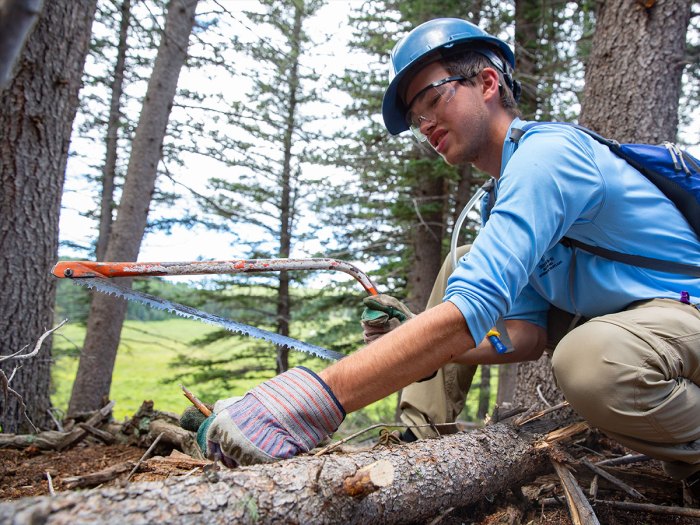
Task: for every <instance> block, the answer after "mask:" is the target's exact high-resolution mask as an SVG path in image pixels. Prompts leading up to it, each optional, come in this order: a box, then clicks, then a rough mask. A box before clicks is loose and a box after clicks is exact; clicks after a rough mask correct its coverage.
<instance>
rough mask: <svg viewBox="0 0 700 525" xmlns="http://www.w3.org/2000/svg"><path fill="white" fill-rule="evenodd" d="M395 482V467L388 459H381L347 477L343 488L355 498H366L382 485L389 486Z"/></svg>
mask: <svg viewBox="0 0 700 525" xmlns="http://www.w3.org/2000/svg"><path fill="white" fill-rule="evenodd" d="M393 482H394V467H393V466H392V464H391V463H389V462H388V461H387V460H379V461H375V462H374V463H371V464H369V465H367V466H366V467H362V468H361V469H358V470H357V472H355V473H354V474H353V475H352V476H348V477H347V478H345V480H344V481H343V490H344V491H345V493H346V494H347V495H348V496H352V497H353V498H364V497H365V496H367V495H368V494H371V493H372V492H374V491H376V490H379V489H380V488H382V487H388V486H389V485H391V484H392V483H393Z"/></svg>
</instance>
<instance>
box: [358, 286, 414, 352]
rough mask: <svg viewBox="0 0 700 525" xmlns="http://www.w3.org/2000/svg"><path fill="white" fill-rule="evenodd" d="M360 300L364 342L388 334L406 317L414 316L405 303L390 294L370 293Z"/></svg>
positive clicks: (369, 341) (366, 342)
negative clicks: (362, 306)
mask: <svg viewBox="0 0 700 525" xmlns="http://www.w3.org/2000/svg"><path fill="white" fill-rule="evenodd" d="M362 302H363V303H364V305H365V309H364V310H363V311H362V317H361V318H360V324H361V325H362V338H363V339H364V341H365V344H369V343H371V342H372V341H374V340H375V339H379V338H380V337H381V336H383V335H384V334H388V333H389V332H391V331H392V330H393V329H394V328H396V327H397V326H399V325H400V324H401V323H403V322H404V321H405V320H406V319H411V318H412V317H415V315H413V312H411V310H409V309H408V307H407V306H406V305H405V304H403V303H402V302H401V301H399V300H398V299H396V298H394V297H392V296H391V295H386V294H379V295H370V296H369V297H365V298H364V299H363V300H362Z"/></svg>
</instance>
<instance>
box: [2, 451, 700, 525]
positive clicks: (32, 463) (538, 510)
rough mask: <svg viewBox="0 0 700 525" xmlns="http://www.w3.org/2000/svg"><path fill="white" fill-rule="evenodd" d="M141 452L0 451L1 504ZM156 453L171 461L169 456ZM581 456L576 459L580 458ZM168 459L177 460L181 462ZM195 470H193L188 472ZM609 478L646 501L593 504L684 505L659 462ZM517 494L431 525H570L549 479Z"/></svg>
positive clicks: (183, 465)
mask: <svg viewBox="0 0 700 525" xmlns="http://www.w3.org/2000/svg"><path fill="white" fill-rule="evenodd" d="M598 445H599V444H598ZM599 448H600V447H599ZM144 452H145V449H143V448H140V447H136V446H126V445H103V444H99V443H96V442H90V441H86V442H83V443H80V444H79V445H77V446H76V447H74V448H72V449H70V450H67V451H65V452H62V453H59V452H55V451H39V450H37V449H32V448H28V449H25V450H11V449H4V450H0V499H17V498H23V497H27V496H39V495H48V494H49V493H50V488H49V487H50V485H49V477H50V478H51V485H52V487H53V490H55V491H56V492H58V491H62V490H66V489H67V488H68V487H69V484H68V481H69V480H70V478H71V477H75V476H83V475H86V474H90V473H94V472H97V471H101V470H103V469H105V468H108V467H112V466H115V465H124V467H123V472H122V473H121V474H120V475H119V476H118V477H117V479H116V480H113V481H109V482H107V483H105V484H103V485H102V486H109V485H114V484H116V483H121V482H123V480H124V479H125V478H126V476H127V475H128V473H129V472H130V471H131V470H132V466H133V465H136V463H137V462H138V461H139V459H140V458H141V457H142V456H143V454H144ZM156 452H158V453H161V454H164V455H167V454H169V451H167V450H160V451H156ZM591 452H592V454H590V456H591V457H592V458H597V459H600V454H601V453H600V452H599V451H591ZM608 452H609V451H608ZM578 456H579V457H581V454H578ZM172 458H175V459H178V458H179V461H175V460H172ZM202 464H203V462H201V461H199V462H197V461H196V460H191V459H190V458H189V457H184V456H182V455H181V454H179V453H178V452H175V456H171V457H170V458H160V457H154V458H151V459H149V460H148V461H144V462H143V463H141V465H140V467H139V469H138V471H137V472H136V473H135V474H134V475H133V476H132V477H131V481H132V482H137V481H141V480H158V479H164V478H166V477H171V476H177V475H185V474H187V473H190V474H191V473H196V471H197V470H198V467H197V465H202ZM193 465H194V468H192V466H193ZM608 470H611V469H608ZM612 471H613V472H614V475H615V476H616V477H617V478H619V479H620V480H621V481H623V482H624V483H627V484H628V485H629V486H631V487H633V488H634V489H635V490H637V491H639V492H640V493H641V494H642V495H643V497H644V499H634V498H630V497H629V496H628V495H627V494H625V493H624V492H623V491H622V490H621V489H620V488H618V487H617V486H616V485H614V484H612V483H610V482H608V481H606V480H605V479H599V480H597V486H598V489H597V490H598V492H597V498H598V499H602V500H618V501H619V500H622V501H625V500H627V501H639V502H643V503H651V504H654V505H659V506H668V507H681V506H683V505H684V503H683V497H682V488H681V484H680V483H678V482H674V481H672V480H669V479H668V478H667V477H666V476H665V475H664V474H663V472H662V471H661V469H660V465H659V464H658V462H654V461H644V462H640V463H634V464H631V465H623V466H618V467H614V469H613V470H612ZM575 475H576V479H577V481H578V482H579V484H580V486H581V487H582V489H583V490H584V492H588V490H589V487H590V485H591V483H593V478H594V476H593V474H592V472H590V471H588V469H585V468H583V467H579V468H577V471H576V472H575ZM515 492H516V493H517V494H516V493H513V492H509V493H508V494H505V495H501V496H499V497H497V498H495V499H494V500H493V501H483V502H481V503H480V504H479V505H475V506H471V507H468V508H463V509H450V510H448V511H446V512H445V513H444V514H443V515H441V516H436V517H435V518H434V519H433V520H432V521H431V522H430V523H431V524H438V523H440V524H447V525H452V524H454V525H456V524H472V525H495V524H511V525H515V524H528V525H555V524H556V525H567V524H570V523H572V520H571V518H570V516H569V511H568V510H567V507H566V504H565V497H564V495H563V493H562V490H561V484H560V482H559V480H558V478H557V476H556V475H555V474H554V473H552V474H548V475H545V476H541V477H539V478H537V479H536V480H534V481H533V482H532V483H531V484H529V485H527V486H525V487H522V488H521V490H520V491H515ZM594 510H595V513H596V516H597V517H598V519H599V520H600V523H602V524H604V525H644V524H676V525H690V524H700V518H690V517H683V516H678V515H674V514H673V513H671V514H668V515H658V514H650V513H647V512H642V511H631V510H621V509H616V508H612V507H609V506H606V505H602V504H596V505H595V509H594Z"/></svg>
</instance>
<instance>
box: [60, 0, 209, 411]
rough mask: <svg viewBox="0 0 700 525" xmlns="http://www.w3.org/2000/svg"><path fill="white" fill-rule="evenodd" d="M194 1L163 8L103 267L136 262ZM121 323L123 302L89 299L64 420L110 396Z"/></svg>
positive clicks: (99, 297)
mask: <svg viewBox="0 0 700 525" xmlns="http://www.w3.org/2000/svg"><path fill="white" fill-rule="evenodd" d="M197 1H198V0H172V1H171V2H170V4H169V5H168V12H167V15H166V20H165V29H164V32H163V37H162V40H161V43H160V46H159V48H158V54H157V56H156V60H155V64H154V66H153V74H152V75H151V78H150V80H149V82H148V88H147V91H146V97H145V99H144V103H143V108H142V110H141V115H140V117H139V123H138V126H137V128H136V132H135V135H134V140H133V145H132V148H131V156H130V158H129V166H128V168H127V175H126V181H125V184H124V190H123V192H122V198H121V202H120V204H119V212H118V215H117V219H116V221H115V222H114V225H113V227H112V232H111V234H110V237H109V242H108V246H107V253H106V256H105V258H106V260H108V261H135V260H136V258H137V257H138V253H139V250H140V248H141V241H142V239H143V235H144V232H145V230H146V223H147V219H148V209H149V206H150V203H151V197H152V195H153V191H154V189H155V182H156V176H157V168H158V162H159V160H160V157H161V148H162V145H163V139H164V137H165V131H166V127H167V124H168V118H169V116H170V110H171V108H172V104H173V99H174V97H175V91H176V89H177V81H178V77H179V75H180V70H181V69H182V66H183V65H184V63H185V59H186V58H187V44H188V40H189V36H190V33H191V32H192V27H193V25H194V14H195V10H196V8H197ZM128 282H129V284H130V281H128ZM125 317H126V301H124V300H123V299H118V298H115V297H112V296H108V295H102V294H100V295H95V297H94V298H93V301H92V303H91V305H90V313H89V317H88V326H87V332H86V336H85V343H84V346H83V350H82V352H81V355H80V363H79V365H78V373H77V376H76V378H75V383H74V384H73V391H72V393H71V399H70V404H69V407H68V412H69V414H74V413H77V412H87V411H90V410H95V409H96V408H99V407H100V406H101V405H102V404H103V399H105V398H106V397H108V396H109V389H110V385H111V383H112V372H113V370H114V361H115V359H116V355H117V347H118V346H119V335H120V332H121V327H122V324H123V323H124V318H125Z"/></svg>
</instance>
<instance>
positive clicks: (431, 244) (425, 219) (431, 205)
mask: <svg viewBox="0 0 700 525" xmlns="http://www.w3.org/2000/svg"><path fill="white" fill-rule="evenodd" d="M425 162H427V161H425ZM433 162H435V161H433ZM416 169H418V168H416ZM435 171H436V170H431V169H426V170H425V172H424V173H421V174H418V175H416V184H415V186H414V188H413V195H412V198H413V207H414V209H415V212H416V220H415V222H413V232H412V234H411V239H412V244H413V246H412V247H413V260H412V261H411V266H410V268H409V271H408V303H409V306H410V307H411V309H412V310H413V311H414V312H422V311H423V310H425V305H426V304H427V303H428V299H429V298H430V292H431V291H432V288H433V283H434V282H435V278H436V277H437V274H438V272H439V271H440V267H441V266H442V260H443V256H442V236H443V234H444V232H445V228H444V225H443V219H444V218H446V215H447V214H445V213H444V207H445V204H444V203H445V202H446V200H447V199H445V188H446V182H445V178H444V177H442V176H440V175H437V174H436V173H435Z"/></svg>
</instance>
